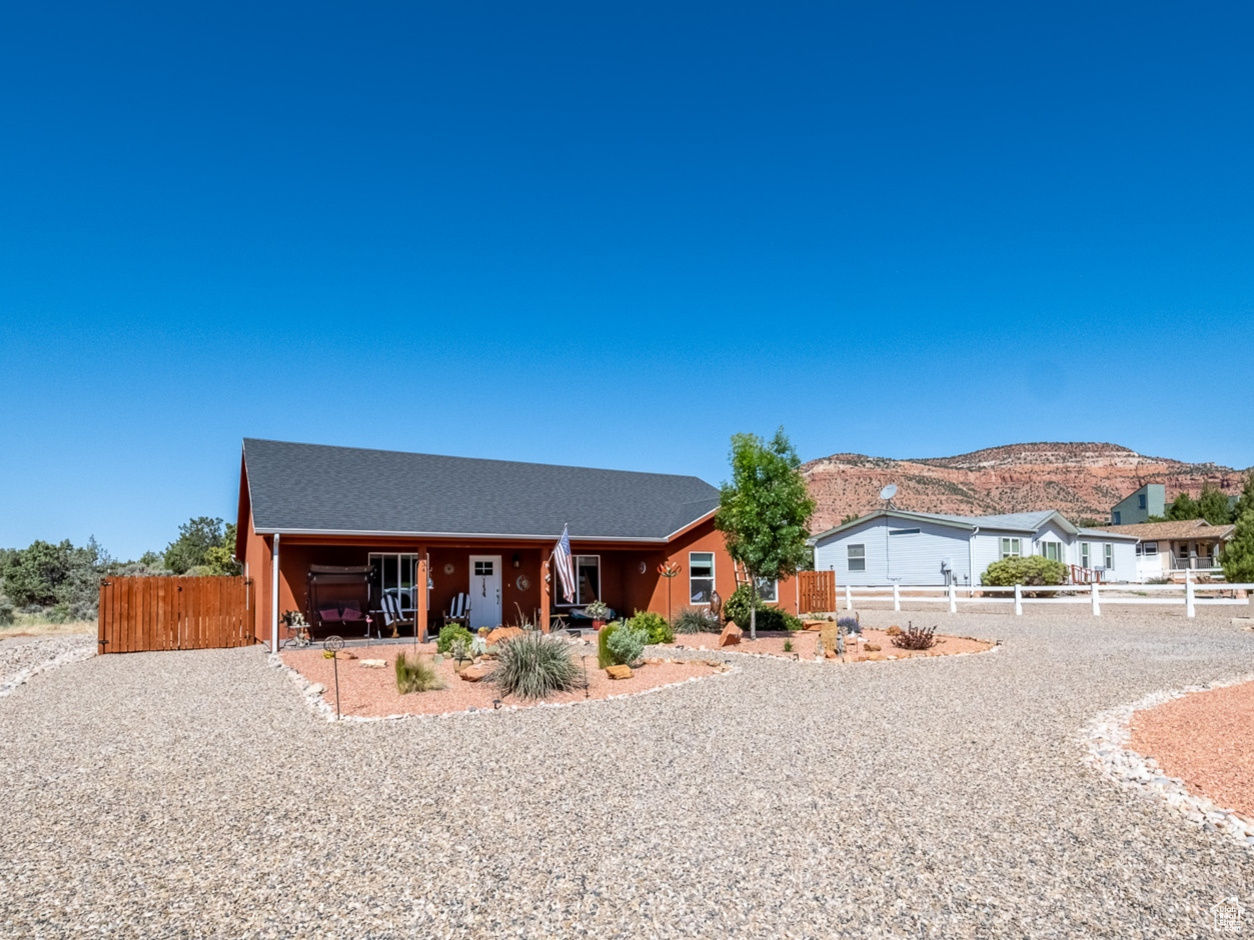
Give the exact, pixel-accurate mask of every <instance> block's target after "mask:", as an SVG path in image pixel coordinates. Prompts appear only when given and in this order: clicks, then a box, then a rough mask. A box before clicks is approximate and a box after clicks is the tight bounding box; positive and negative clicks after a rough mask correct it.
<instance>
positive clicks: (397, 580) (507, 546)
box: [258, 534, 687, 643]
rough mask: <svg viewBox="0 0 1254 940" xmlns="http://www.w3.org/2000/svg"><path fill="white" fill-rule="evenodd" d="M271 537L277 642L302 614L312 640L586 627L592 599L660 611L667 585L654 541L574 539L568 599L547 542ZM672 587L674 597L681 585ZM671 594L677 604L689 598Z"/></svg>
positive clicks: (617, 607)
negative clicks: (453, 629) (452, 626)
mask: <svg viewBox="0 0 1254 940" xmlns="http://www.w3.org/2000/svg"><path fill="white" fill-rule="evenodd" d="M273 539H274V544H273V549H272V551H273V555H272V559H273V562H274V566H275V570H276V572H277V573H278V583H279V591H278V592H277V594H275V595H274V598H273V601H274V603H273V608H272V610H271V611H270V614H271V620H272V624H271V627H272V638H273V640H274V642H276V643H282V642H283V641H285V640H287V639H289V638H291V637H292V636H294V635H296V633H297V632H298V631H296V630H294V629H292V628H291V627H290V626H289V625H288V624H287V623H286V622H285V617H286V615H287V614H288V612H289V611H299V612H300V613H301V614H302V616H303V617H304V620H305V621H306V623H307V624H308V625H309V628H308V633H309V635H310V636H311V637H312V638H314V639H319V638H322V637H325V636H328V635H332V634H335V635H340V636H344V637H346V638H349V637H365V636H367V635H373V636H382V637H385V638H386V637H391V636H394V635H396V636H409V637H413V636H414V635H415V634H417V636H418V638H419V639H420V640H425V639H426V637H427V636H428V635H429V634H434V633H437V632H438V631H439V629H440V628H441V627H442V626H443V625H444V624H445V623H447V622H450V621H454V620H455V621H457V622H461V623H465V624H466V625H467V626H468V627H469V628H470V629H471V630H476V629H478V628H480V627H489V628H492V627H496V626H500V625H506V624H517V625H521V624H522V623H528V624H535V625H538V626H539V628H540V629H542V630H545V631H547V630H549V629H551V628H552V627H554V626H581V625H590V624H591V620H590V619H589V618H588V617H587V616H586V614H585V613H584V611H585V608H586V607H587V605H588V604H590V603H591V602H592V601H602V602H603V603H605V604H608V605H609V607H610V608H612V609H613V610H614V611H615V612H616V613H617V614H619V615H625V616H630V615H631V614H632V613H634V612H635V610H637V609H641V610H644V609H649V608H650V606H654V607H655V608H656V607H657V606H658V605H657V603H656V602H657V600H658V599H659V598H661V600H662V603H661V605H660V609H661V611H663V612H665V610H666V603H665V597H666V587H667V585H666V584H665V583H663V582H664V581H665V579H663V578H661V577H660V575H659V574H658V570H657V569H658V566H659V565H661V564H663V563H664V562H666V561H667V560H668V557H667V553H666V551H665V549H662V548H658V547H656V546H650V545H643V546H642V545H623V544H621V543H618V544H615V543H605V542H600V543H597V542H585V543H581V542H577V541H573V540H572V544H571V550H572V555H573V567H574V572H575V586H574V592H573V596H572V597H570V598H566V597H564V596H563V595H562V591H561V587H560V583H559V581H558V580H557V578H556V575H555V573H554V571H553V565H552V561H551V552H552V549H553V542H546V543H544V544H537V543H536V542H535V541H522V540H501V539H495V540H483V541H477V540H476V541H465V540H462V541H455V542H454V541H435V540H423V541H418V540H413V539H386V540H383V539H375V540H367V539H351V538H342V539H336V540H335V541H334V542H332V541H329V540H327V539H325V538H323V539H318V538H315V537H311V536H302V535H283V534H279V535H276V536H274V537H273ZM554 541H556V540H554ZM424 584H425V586H426V589H425V590H422V589H421V586H422V585H424ZM678 590H679V592H680V594H681V595H682V594H683V591H684V588H683V587H679V588H678ZM675 600H676V602H678V603H681V604H682V603H686V602H687V597H686V595H684V596H682V597H676V598H675ZM258 632H259V633H260V631H258Z"/></svg>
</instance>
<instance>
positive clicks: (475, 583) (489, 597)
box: [470, 555, 501, 630]
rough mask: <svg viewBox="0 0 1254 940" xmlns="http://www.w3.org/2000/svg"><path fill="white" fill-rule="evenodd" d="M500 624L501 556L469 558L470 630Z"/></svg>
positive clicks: (472, 556)
mask: <svg viewBox="0 0 1254 940" xmlns="http://www.w3.org/2000/svg"><path fill="white" fill-rule="evenodd" d="M500 623H501V556H500V555H471V556H470V629H471V630H478V629H479V628H480V627H495V626H499V625H500Z"/></svg>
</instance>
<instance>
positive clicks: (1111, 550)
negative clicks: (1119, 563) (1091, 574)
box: [1102, 542, 1115, 569]
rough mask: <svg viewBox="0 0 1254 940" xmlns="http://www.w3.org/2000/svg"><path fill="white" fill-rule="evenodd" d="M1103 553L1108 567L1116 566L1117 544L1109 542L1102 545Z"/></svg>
mask: <svg viewBox="0 0 1254 940" xmlns="http://www.w3.org/2000/svg"><path fill="white" fill-rule="evenodd" d="M1102 554H1103V555H1104V556H1105V562H1106V568H1107V569H1110V568H1113V567H1115V546H1113V545H1111V544H1110V543H1109V542H1107V543H1106V544H1105V545H1103V546H1102Z"/></svg>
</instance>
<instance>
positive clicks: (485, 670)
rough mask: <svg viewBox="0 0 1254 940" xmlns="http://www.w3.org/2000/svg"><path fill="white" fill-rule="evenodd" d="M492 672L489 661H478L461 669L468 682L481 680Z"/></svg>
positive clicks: (462, 675)
mask: <svg viewBox="0 0 1254 940" xmlns="http://www.w3.org/2000/svg"><path fill="white" fill-rule="evenodd" d="M491 674H492V667H491V666H489V665H488V664H487V663H476V664H475V665H473V666H467V667H466V668H465V669H463V670H462V671H461V677H462V678H463V679H464V680H465V681H467V682H479V681H481V680H483V679H486V678H487V677H488V676H490V675H491Z"/></svg>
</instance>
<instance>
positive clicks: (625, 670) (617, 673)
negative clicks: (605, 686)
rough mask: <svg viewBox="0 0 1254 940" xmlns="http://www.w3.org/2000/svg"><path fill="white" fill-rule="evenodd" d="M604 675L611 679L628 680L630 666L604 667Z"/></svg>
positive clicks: (630, 675)
mask: <svg viewBox="0 0 1254 940" xmlns="http://www.w3.org/2000/svg"><path fill="white" fill-rule="evenodd" d="M605 674H606V675H607V676H609V677H610V678H611V679H630V678H631V677H632V671H631V667H630V666H606V667H605Z"/></svg>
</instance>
